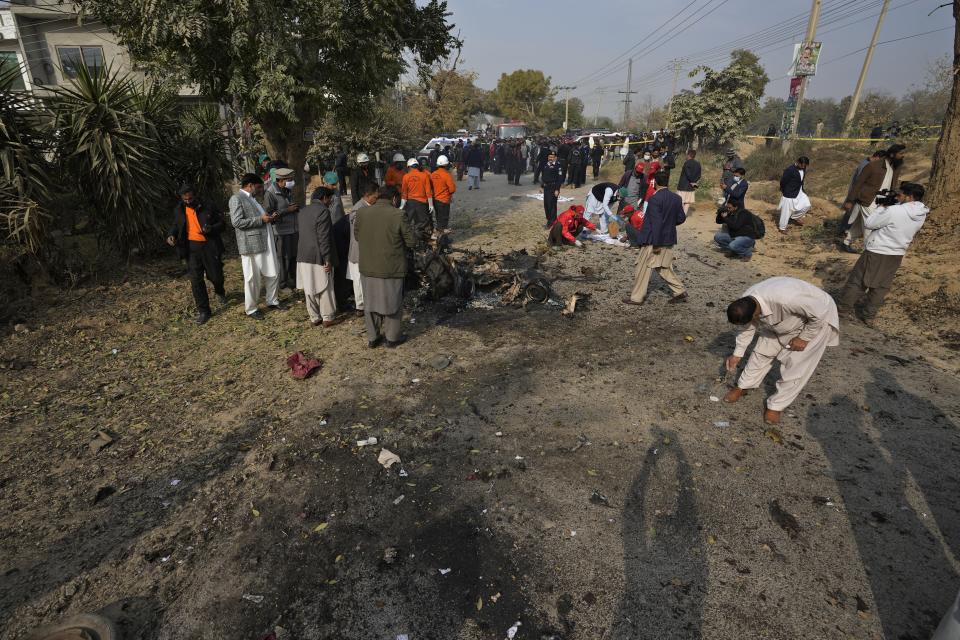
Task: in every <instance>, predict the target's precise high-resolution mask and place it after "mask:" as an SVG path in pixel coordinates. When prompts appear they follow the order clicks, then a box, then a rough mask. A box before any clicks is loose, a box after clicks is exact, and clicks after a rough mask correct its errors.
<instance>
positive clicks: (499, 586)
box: [0, 176, 960, 640]
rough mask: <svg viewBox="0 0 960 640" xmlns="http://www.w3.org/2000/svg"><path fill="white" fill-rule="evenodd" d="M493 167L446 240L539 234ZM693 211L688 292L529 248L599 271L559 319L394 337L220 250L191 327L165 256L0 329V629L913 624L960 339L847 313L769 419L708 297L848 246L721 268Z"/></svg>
mask: <svg viewBox="0 0 960 640" xmlns="http://www.w3.org/2000/svg"><path fill="white" fill-rule="evenodd" d="M505 182H506V180H505V178H504V177H502V176H488V179H487V181H486V182H484V183H483V188H482V189H481V190H480V191H479V192H476V191H475V192H467V191H466V190H465V183H462V184H463V187H462V189H461V191H460V192H459V193H458V194H457V198H456V204H455V208H454V209H455V212H454V224H455V226H456V227H457V229H458V233H457V236H456V238H457V245H458V246H459V247H461V248H470V249H473V248H478V247H482V248H484V249H486V250H491V251H492V250H496V251H507V250H511V249H526V250H527V251H529V252H530V253H531V254H533V253H536V252H537V250H538V246H539V245H542V242H543V238H544V231H543V230H542V228H541V223H542V208H541V205H540V203H539V202H537V201H534V200H529V199H527V198H525V197H523V196H524V195H525V194H527V193H531V192H532V191H533V189H532V188H531V187H530V176H524V178H523V183H524V186H521V187H509V186H507V185H506V184H505ZM585 191H586V190H585V189H582V190H580V191H579V192H578V194H577V196H578V201H580V202H582V197H583V194H584V193H585ZM712 218H713V215H712V207H710V206H706V205H704V206H701V207H700V211H699V212H697V213H696V214H695V215H694V216H692V218H691V220H690V221H689V222H688V223H687V224H686V225H684V226H683V227H682V228H681V230H680V238H681V240H680V245H679V247H678V253H679V256H680V257H679V261H678V265H677V270H678V272H679V273H680V275H681V277H682V278H683V280H684V281H685V282H686V283H687V285H688V287H689V290H690V298H691V299H690V302H689V304H686V305H666V304H665V303H666V300H667V297H668V293H667V292H666V291H665V290H664V288H663V285H662V282H661V281H659V280H658V279H657V278H656V277H654V281H653V283H652V287H654V288H655V287H660V289H661V290H656V291H652V293H651V296H650V302H649V303H648V304H647V305H645V306H643V307H639V308H636V307H629V308H628V307H624V306H623V305H622V304H621V303H620V302H619V300H620V298H621V296H622V295H624V293H625V292H627V291H628V288H629V286H630V283H631V280H632V272H633V259H634V254H633V252H632V251H631V250H629V249H621V248H617V247H611V246H603V245H596V244H590V245H589V246H588V247H587V248H586V249H584V250H582V251H581V250H577V249H572V248H571V249H567V250H562V251H555V252H553V253H547V254H545V255H544V257H543V259H542V261H541V265H540V268H541V270H542V271H543V272H544V273H545V274H546V275H547V276H548V277H550V278H551V279H552V280H553V285H554V288H555V291H556V293H557V295H558V297H560V298H565V297H566V296H569V295H571V294H572V293H574V292H576V291H582V292H587V293H589V294H590V297H589V299H588V301H587V302H586V304H584V305H583V306H582V307H581V308H579V309H578V311H577V313H576V314H575V315H574V316H573V317H572V318H566V317H562V316H561V315H560V313H559V307H557V306H532V307H528V308H527V309H526V310H522V309H519V308H512V307H511V308H500V307H495V308H491V309H485V308H481V307H479V306H478V307H471V308H467V309H465V310H462V311H457V310H456V309H453V308H451V307H450V306H448V305H429V306H416V307H414V306H408V312H409V313H408V316H407V322H408V324H407V329H408V331H409V334H410V337H411V340H410V341H409V342H408V343H407V344H405V345H403V346H402V347H401V348H398V349H395V350H385V349H378V350H375V351H371V350H369V349H367V348H366V340H365V338H364V336H363V333H362V322H361V321H360V320H359V319H354V320H351V321H349V322H348V323H346V324H344V325H340V326H338V327H335V328H332V329H319V328H314V327H311V326H309V324H308V323H307V322H306V312H305V309H304V308H303V305H302V304H297V305H295V306H294V307H292V308H291V309H290V310H288V311H284V312H273V313H269V314H267V320H265V321H264V322H261V323H255V322H253V321H250V320H248V319H246V318H245V317H244V316H243V313H242V291H241V288H240V265H239V260H238V259H237V258H236V257H235V256H231V257H229V258H228V260H227V289H228V293H229V294H230V303H229V305H228V306H227V307H226V308H224V309H215V315H214V318H213V320H212V321H211V322H210V323H208V324H207V325H205V326H203V327H197V326H196V325H194V324H193V322H192V314H193V310H192V300H191V297H190V291H189V284H188V282H187V281H186V280H185V279H184V278H182V277H180V275H179V274H180V269H179V267H178V266H177V264H176V263H175V262H174V261H173V260H170V261H166V262H157V263H152V264H148V265H145V266H141V267H136V268H134V269H133V270H132V271H131V272H130V273H129V274H128V276H127V277H126V279H125V280H124V281H123V282H117V283H115V284H111V285H107V286H101V287H98V288H90V289H81V290H76V291H72V292H66V293H62V294H59V296H58V297H57V298H56V299H51V300H50V301H49V302H48V303H47V304H46V305H44V307H43V312H42V313H39V314H37V315H35V316H33V317H29V318H26V319H25V324H26V328H27V329H28V331H23V330H22V329H23V327H21V331H19V332H15V333H11V334H9V335H8V336H6V337H5V339H4V341H3V345H2V348H0V362H2V364H3V369H0V382H2V389H3V391H2V405H0V416H2V425H3V428H2V431H0V462H2V466H0V510H2V512H3V513H4V514H5V517H4V518H3V519H2V520H0V613H2V616H0V619H2V620H3V622H2V625H0V639H3V640H10V639H14V638H22V637H24V635H25V634H26V633H27V632H28V630H29V629H31V628H33V627H35V626H36V625H39V624H42V623H47V622H52V621H56V620H59V619H62V618H64V617H66V616H69V615H72V614H76V613H81V612H97V611H99V612H102V613H104V614H105V615H107V616H109V617H111V618H113V619H114V620H116V621H117V622H118V624H119V625H120V627H121V629H122V632H123V636H122V637H123V638H144V639H161V638H162V639H174V638H175V639H177V640H185V639H231V640H236V639H250V640H260V639H261V638H264V637H265V636H268V635H269V634H274V635H275V637H276V638H277V639H278V640H283V639H287V640H293V639H296V640H300V639H320V638H338V639H351V640H352V639H356V640H361V639H362V640H371V639H377V640H379V639H382V640H394V639H395V638H397V637H398V636H400V635H401V634H406V636H407V637H408V638H410V639H416V640H420V639H455V640H474V639H476V640H480V639H483V640H486V639H495V640H499V639H502V638H505V637H507V632H508V629H509V628H511V627H512V626H514V625H515V623H517V622H519V623H521V626H520V627H519V630H518V631H517V633H516V638H519V639H524V640H526V639H537V640H539V639H541V638H564V639H569V640H573V639H591V640H592V639H617V640H627V639H637V638H650V639H663V640H665V639H671V638H676V639H690V638H709V639H730V640H733V639H740V638H770V639H788V638H789V639H801V638H802V639H806V638H809V639H824V638H864V639H878V638H887V639H891V640H893V639H896V640H925V639H926V638H927V637H929V634H930V633H931V631H932V630H933V629H934V628H935V627H936V625H937V622H938V620H939V618H940V616H941V615H942V614H943V612H944V611H945V610H946V608H947V607H948V604H949V602H950V600H951V599H952V597H953V596H954V595H955V593H956V590H957V589H958V587H960V580H958V574H960V565H958V561H957V554H958V553H960V513H958V506H960V505H958V503H957V500H956V496H957V495H958V489H960V479H958V470H957V464H956V461H957V456H958V454H960V437H958V430H957V425H958V420H960V413H958V411H960V407H958V399H960V380H958V378H957V375H956V367H955V364H954V363H955V361H953V360H950V359H949V357H947V356H949V353H946V352H949V351H950V350H949V349H943V348H941V347H940V346H938V344H937V343H935V342H933V341H929V340H923V339H921V337H922V336H917V337H915V336H914V334H912V333H909V332H905V333H904V334H901V333H900V332H898V331H894V332H888V333H881V332H880V331H877V330H875V329H871V328H868V327H866V326H863V325H860V324H856V325H849V326H848V325H844V326H843V327H842V335H841V340H842V344H841V346H839V347H836V348H832V349H829V350H828V352H827V355H826V356H825V358H824V360H823V361H822V363H821V365H820V367H819V369H818V370H817V373H816V375H815V376H814V377H813V379H812V381H811V383H810V384H809V385H808V387H807V389H806V390H805V392H804V394H803V395H802V396H801V398H800V399H798V401H797V402H796V403H795V405H794V406H792V407H791V408H790V410H789V411H788V412H787V413H785V414H784V422H783V424H782V425H781V427H780V429H779V430H777V431H770V430H765V429H764V427H763V425H762V421H761V419H760V414H761V410H762V406H763V396H764V393H753V394H751V395H749V396H747V397H746V398H745V399H744V400H743V401H741V403H739V404H737V405H733V406H728V405H724V404H722V403H718V402H713V401H711V396H715V397H716V396H722V395H723V393H724V392H725V388H726V385H725V383H724V380H723V379H722V378H720V375H721V374H720V368H721V361H722V358H723V357H724V356H726V355H727V354H728V353H729V352H730V351H731V349H732V345H733V339H734V334H733V331H732V330H731V327H730V325H729V324H727V322H726V320H725V316H724V308H725V306H726V304H727V303H728V302H729V301H730V300H731V299H733V298H735V297H737V296H738V295H739V294H740V293H741V292H742V291H743V290H744V289H746V288H747V287H748V286H749V285H750V284H752V283H754V282H756V281H758V280H760V279H763V278H765V277H768V276H771V275H777V274H784V273H788V274H794V275H801V276H803V277H806V278H808V279H810V280H811V281H813V282H815V283H817V284H821V282H822V281H821V278H820V277H818V274H819V272H817V273H813V272H811V270H810V268H809V266H810V265H816V264H819V263H820V261H821V260H823V261H827V264H828V265H834V266H835V267H836V268H841V267H842V268H845V266H846V264H847V263H848V262H849V260H848V259H847V256H840V254H834V253H829V252H827V251H825V250H824V251H823V252H822V253H823V255H822V258H821V257H819V256H810V255H804V256H803V258H804V262H805V263H807V264H808V266H804V267H801V266H798V265H794V264H791V260H793V259H794V258H792V257H790V258H788V257H785V255H784V253H783V251H784V249H785V247H784V246H783V245H782V244H781V243H778V242H766V243H764V244H765V246H764V247H763V248H762V255H759V256H758V257H757V258H756V259H755V260H754V261H753V262H751V263H743V262H729V261H728V260H727V259H726V258H724V257H723V256H722V255H721V254H719V253H717V252H715V251H713V250H712V248H711V247H710V239H711V237H712V233H713V232H714V230H715V228H716V225H715V224H714V222H713V219H712ZM769 227H770V225H769V224H768V228H769ZM793 250H794V249H791V251H793ZM791 255H795V254H791ZM838 260H839V262H838ZM899 285H900V283H899V282H898V286H899ZM895 295H900V294H899V293H897V294H895ZM884 322H886V320H884ZM884 326H885V325H881V328H883V327H884ZM924 330H925V331H928V332H930V331H935V327H933V326H931V327H926V328H925V329H924ZM297 350H303V351H305V352H307V353H308V354H311V355H314V356H316V357H319V358H320V359H322V360H323V363H324V364H323V368H322V369H321V370H320V371H319V372H318V373H317V374H315V375H314V376H313V377H311V378H309V379H307V380H305V381H296V380H293V379H292V378H291V376H290V374H289V372H288V370H287V368H286V364H285V361H286V358H287V356H288V355H289V354H291V353H293V352H295V351H297ZM945 354H946V355H945ZM438 355H443V356H448V357H449V359H450V360H451V364H450V365H449V366H448V367H446V368H437V367H435V366H434V364H437V365H438V366H439V363H437V362H435V361H436V360H437V358H436V356H438ZM768 382H769V383H770V384H769V385H768V387H769V386H772V382H773V378H770V379H769V380H768ZM99 431H103V432H104V433H105V434H107V435H108V436H109V437H110V438H111V439H112V442H110V443H109V445H107V446H105V447H103V448H100V449H98V446H99V445H96V446H93V444H92V443H93V442H94V441H95V440H97V439H98V436H97V434H98V432H99ZM371 436H374V437H376V438H378V439H379V444H378V445H377V446H367V447H362V448H359V447H357V440H359V439H363V438H367V437H371ZM101 444H102V442H101ZM381 447H385V448H387V449H389V450H390V451H392V452H395V453H396V454H398V455H399V456H400V458H401V459H402V462H401V464H400V465H399V466H400V468H401V469H402V470H403V473H401V472H400V471H399V470H398V469H397V467H396V466H394V468H392V469H391V470H386V469H384V468H383V467H381V466H380V465H379V464H378V463H377V456H378V454H379V452H380V449H381Z"/></svg>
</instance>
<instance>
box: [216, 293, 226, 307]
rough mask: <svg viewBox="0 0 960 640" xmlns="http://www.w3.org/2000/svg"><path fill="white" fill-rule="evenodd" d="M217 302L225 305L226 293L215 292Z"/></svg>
mask: <svg viewBox="0 0 960 640" xmlns="http://www.w3.org/2000/svg"><path fill="white" fill-rule="evenodd" d="M217 302H219V303H220V304H222V305H226V304H227V294H225V293H218V294H217Z"/></svg>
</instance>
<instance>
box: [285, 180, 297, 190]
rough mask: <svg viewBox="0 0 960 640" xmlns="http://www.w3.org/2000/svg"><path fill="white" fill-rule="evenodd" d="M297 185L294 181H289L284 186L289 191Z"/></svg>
mask: <svg viewBox="0 0 960 640" xmlns="http://www.w3.org/2000/svg"><path fill="white" fill-rule="evenodd" d="M295 184H296V183H295V182H294V181H293V180H287V184H285V185H284V186H285V187H286V188H287V189H293V185H295Z"/></svg>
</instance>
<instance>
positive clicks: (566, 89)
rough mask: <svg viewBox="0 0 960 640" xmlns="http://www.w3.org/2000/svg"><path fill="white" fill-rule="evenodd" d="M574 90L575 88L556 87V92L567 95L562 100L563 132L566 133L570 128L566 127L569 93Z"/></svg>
mask: <svg viewBox="0 0 960 640" xmlns="http://www.w3.org/2000/svg"><path fill="white" fill-rule="evenodd" d="M574 89H576V87H557V91H566V92H567V95H566V98H565V99H564V106H563V130H564V131H566V130H567V129H569V128H570V127H569V126H567V125H569V124H570V92H571V91H573V90H574Z"/></svg>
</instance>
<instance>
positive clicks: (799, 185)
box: [780, 164, 805, 198]
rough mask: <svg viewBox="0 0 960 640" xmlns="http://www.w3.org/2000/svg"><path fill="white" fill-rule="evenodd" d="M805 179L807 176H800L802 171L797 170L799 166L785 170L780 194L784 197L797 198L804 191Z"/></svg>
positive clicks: (791, 166)
mask: <svg viewBox="0 0 960 640" xmlns="http://www.w3.org/2000/svg"><path fill="white" fill-rule="evenodd" d="M804 177H805V176H801V175H800V169H797V165H795V164H792V165H790V166H789V167H787V168H786V169H784V170H783V177H782V178H780V193H782V194H783V197H784V198H796V197H797V196H798V195H800V190H801V189H803V179H804Z"/></svg>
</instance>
